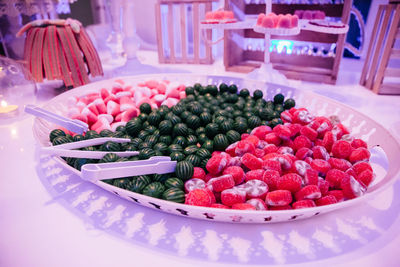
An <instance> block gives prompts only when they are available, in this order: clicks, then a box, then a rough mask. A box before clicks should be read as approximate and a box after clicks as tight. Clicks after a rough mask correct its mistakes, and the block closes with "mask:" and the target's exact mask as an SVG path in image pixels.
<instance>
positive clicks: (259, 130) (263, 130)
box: [250, 125, 272, 140]
mask: <svg viewBox="0 0 400 267" xmlns="http://www.w3.org/2000/svg"><path fill="white" fill-rule="evenodd" d="M270 132H272V129H271V127H269V126H266V125H261V126H258V127H256V128H254V129H253V130H252V131H251V133H250V134H251V135H255V136H257V137H258V138H259V139H261V140H264V138H265V135H266V134H268V133H270Z"/></svg>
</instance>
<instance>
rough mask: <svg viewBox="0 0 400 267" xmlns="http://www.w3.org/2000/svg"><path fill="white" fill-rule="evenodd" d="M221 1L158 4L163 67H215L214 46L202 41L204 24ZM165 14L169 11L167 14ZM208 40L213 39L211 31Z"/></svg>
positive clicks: (164, 0) (184, 0)
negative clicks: (166, 65)
mask: <svg viewBox="0 0 400 267" xmlns="http://www.w3.org/2000/svg"><path fill="white" fill-rule="evenodd" d="M216 1H218V0H158V1H157V3H156V8H155V11H156V32H157V46H158V61H159V62H160V63H190V64H211V63H212V62H213V59H212V51H211V45H210V44H207V43H206V42H204V41H203V40H202V38H200V20H201V19H202V18H204V16H205V12H208V11H211V9H212V2H216ZM163 10H164V11H165V10H167V12H166V14H165V12H163ZM206 38H207V39H208V40H210V39H211V31H207V33H206Z"/></svg>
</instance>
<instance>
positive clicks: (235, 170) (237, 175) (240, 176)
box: [223, 166, 244, 185]
mask: <svg viewBox="0 0 400 267" xmlns="http://www.w3.org/2000/svg"><path fill="white" fill-rule="evenodd" d="M223 174H224V175H225V174H230V175H232V177H233V180H234V181H235V185H238V184H241V183H243V181H244V171H243V169H242V168H241V167H239V166H230V167H228V168H226V169H225V170H224V172H223Z"/></svg>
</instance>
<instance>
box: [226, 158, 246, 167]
mask: <svg viewBox="0 0 400 267" xmlns="http://www.w3.org/2000/svg"><path fill="white" fill-rule="evenodd" d="M241 165H242V159H241V158H240V157H231V158H230V160H229V162H228V165H226V166H227V167H231V166H238V167H240V166H241Z"/></svg>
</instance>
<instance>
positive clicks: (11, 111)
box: [0, 100, 18, 118]
mask: <svg viewBox="0 0 400 267" xmlns="http://www.w3.org/2000/svg"><path fill="white" fill-rule="evenodd" d="M17 114H18V106H17V105H8V103H7V102H6V101H5V100H1V101H0V116H1V117H3V118H4V117H11V116H15V115H17Z"/></svg>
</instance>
